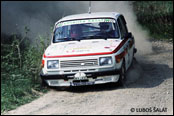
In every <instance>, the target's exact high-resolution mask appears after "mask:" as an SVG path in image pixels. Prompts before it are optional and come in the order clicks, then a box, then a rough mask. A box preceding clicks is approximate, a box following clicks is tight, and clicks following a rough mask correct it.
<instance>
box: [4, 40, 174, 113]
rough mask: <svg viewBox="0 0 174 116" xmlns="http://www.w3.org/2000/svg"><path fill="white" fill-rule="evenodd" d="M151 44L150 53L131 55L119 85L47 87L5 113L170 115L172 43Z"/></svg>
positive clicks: (171, 100) (171, 102)
mask: <svg viewBox="0 0 174 116" xmlns="http://www.w3.org/2000/svg"><path fill="white" fill-rule="evenodd" d="M152 46H153V53H151V54H146V55H143V56H139V55H138V54H136V55H135V57H136V59H135V60H134V62H133V64H132V66H131V68H130V69H129V70H128V72H127V81H126V83H125V85H124V86H123V87H119V86H116V85H115V84H104V85H97V86H96V85H95V86H85V87H74V88H68V89H66V90H65V91H59V90H56V89H50V91H49V92H48V93H47V94H44V95H43V96H41V97H40V98H39V99H37V100H35V101H33V102H31V103H29V104H26V105H23V106H20V107H18V108H17V109H15V110H12V111H9V112H7V113H6V114H15V115H26V114H27V115H34V114H37V115H42V114H47V115H67V114H69V115H75V114H76V115H77V114H78V115H81V114H88V115H90V114H93V115H95V114H96V115H97V114H99V115H105V114H106V115H121V114H131V115H134V114H135V115H140V114H143V115H144V114H155V115H158V114H160V115H161V114H173V43H168V42H161V41H154V42H152Z"/></svg>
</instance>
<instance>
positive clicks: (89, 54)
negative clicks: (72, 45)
mask: <svg viewBox="0 0 174 116" xmlns="http://www.w3.org/2000/svg"><path fill="white" fill-rule="evenodd" d="M127 40H128V38H127V39H124V40H123V41H122V42H121V43H120V44H119V45H118V47H117V48H115V49H114V50H113V51H112V52H101V53H88V54H73V55H57V56H46V55H45V54H44V58H60V57H76V56H92V55H106V54H113V53H116V52H117V51H118V50H119V49H120V48H121V47H122V46H123V45H124V44H125V43H126V41H127Z"/></svg>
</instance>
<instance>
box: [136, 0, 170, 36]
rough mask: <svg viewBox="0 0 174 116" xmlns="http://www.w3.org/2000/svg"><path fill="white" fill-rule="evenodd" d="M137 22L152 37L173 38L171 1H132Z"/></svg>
mask: <svg viewBox="0 0 174 116" xmlns="http://www.w3.org/2000/svg"><path fill="white" fill-rule="evenodd" d="M133 6H134V12H135V13H136V15H137V20H138V22H139V23H140V24H141V25H142V26H143V27H144V28H146V29H148V30H149V32H150V34H151V35H152V37H154V38H157V39H159V38H163V39H171V38H173V1H136V2H134V3H133Z"/></svg>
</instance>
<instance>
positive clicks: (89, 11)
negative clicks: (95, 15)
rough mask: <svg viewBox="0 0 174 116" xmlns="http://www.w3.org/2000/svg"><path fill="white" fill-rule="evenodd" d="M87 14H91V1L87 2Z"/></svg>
mask: <svg viewBox="0 0 174 116" xmlns="http://www.w3.org/2000/svg"><path fill="white" fill-rule="evenodd" d="M88 13H89V14H91V1H89V10H88Z"/></svg>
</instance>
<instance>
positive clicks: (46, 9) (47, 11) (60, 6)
mask: <svg viewBox="0 0 174 116" xmlns="http://www.w3.org/2000/svg"><path fill="white" fill-rule="evenodd" d="M131 3H132V2H128V1H92V2H91V12H118V13H121V14H123V15H124V17H125V19H126V21H127V25H128V30H129V31H130V32H132V34H133V35H134V37H135V40H136V43H135V45H136V47H137V48H138V54H146V53H151V52H152V46H151V43H150V42H149V41H148V40H147V39H149V35H148V33H147V31H145V30H143V29H142V28H141V26H140V25H139V24H138V22H137V19H136V16H135V14H134V12H133V8H132V5H131ZM88 6H89V1H54V2H49V1H37V2H33V1H32V2H31V1H15V2H12V1H8V2H7V1H3V2H2V3H1V33H6V34H12V33H20V34H22V35H24V34H25V30H24V27H25V26H27V27H28V28H29V29H30V32H29V35H28V36H29V37H30V38H31V39H34V38H36V36H38V35H39V34H40V35H44V36H45V35H51V26H54V23H55V22H56V21H57V20H59V19H60V18H62V17H63V16H67V15H71V14H79V13H87V12H88ZM50 39H51V38H50Z"/></svg>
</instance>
